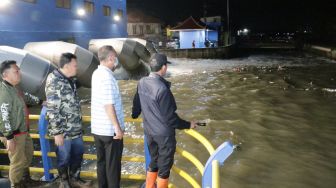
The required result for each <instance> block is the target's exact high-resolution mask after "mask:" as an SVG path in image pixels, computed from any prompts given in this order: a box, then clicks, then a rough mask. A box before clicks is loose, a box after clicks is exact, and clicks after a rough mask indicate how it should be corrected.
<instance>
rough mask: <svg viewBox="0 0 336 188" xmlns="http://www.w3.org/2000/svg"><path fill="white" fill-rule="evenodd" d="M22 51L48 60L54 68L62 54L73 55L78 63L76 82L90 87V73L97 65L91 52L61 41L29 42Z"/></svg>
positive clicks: (96, 60) (95, 58)
mask: <svg viewBox="0 0 336 188" xmlns="http://www.w3.org/2000/svg"><path fill="white" fill-rule="evenodd" d="M24 49H25V50H27V51H29V52H31V53H34V54H36V55H38V56H41V57H43V58H45V59H48V60H50V61H51V62H52V63H53V64H54V65H56V66H58V65H59V62H60V58H61V55H62V53H67V52H70V53H73V54H75V55H76V56H77V62H78V72H77V78H78V81H79V83H80V84H81V86H83V87H88V88H90V87H91V76H92V73H93V71H94V70H95V69H96V68H97V67H98V65H99V61H98V59H97V57H96V56H95V55H94V54H93V53H92V52H90V51H88V50H86V49H84V48H82V47H80V46H78V45H76V44H71V43H66V42H62V41H50V42H29V43H27V44H26V45H25V47H24Z"/></svg>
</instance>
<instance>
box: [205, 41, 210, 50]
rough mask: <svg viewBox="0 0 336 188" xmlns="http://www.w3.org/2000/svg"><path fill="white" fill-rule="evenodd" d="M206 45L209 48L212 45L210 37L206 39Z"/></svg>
mask: <svg viewBox="0 0 336 188" xmlns="http://www.w3.org/2000/svg"><path fill="white" fill-rule="evenodd" d="M204 45H205V47H207V48H209V47H210V41H209V40H208V39H206V40H205V42H204Z"/></svg>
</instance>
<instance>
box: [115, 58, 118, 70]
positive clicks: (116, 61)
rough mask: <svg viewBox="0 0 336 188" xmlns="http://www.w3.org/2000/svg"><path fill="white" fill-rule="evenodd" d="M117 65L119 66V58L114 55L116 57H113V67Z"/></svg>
mask: <svg viewBox="0 0 336 188" xmlns="http://www.w3.org/2000/svg"><path fill="white" fill-rule="evenodd" d="M118 66H119V60H118V58H117V57H116V58H115V59H114V68H115V69H116V68H117V67H118Z"/></svg>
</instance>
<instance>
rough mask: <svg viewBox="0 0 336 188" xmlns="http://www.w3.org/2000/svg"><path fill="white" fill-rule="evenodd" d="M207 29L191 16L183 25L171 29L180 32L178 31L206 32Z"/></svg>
mask: <svg viewBox="0 0 336 188" xmlns="http://www.w3.org/2000/svg"><path fill="white" fill-rule="evenodd" d="M204 29H205V27H204V26H202V25H200V24H199V23H197V22H196V21H195V19H194V18H193V17H192V16H190V17H189V18H187V19H186V20H184V21H183V22H182V23H181V24H179V25H177V26H176V27H173V28H171V30H174V31H178V30H204Z"/></svg>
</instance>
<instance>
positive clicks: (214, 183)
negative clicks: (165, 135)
mask: <svg viewBox="0 0 336 188" xmlns="http://www.w3.org/2000/svg"><path fill="white" fill-rule="evenodd" d="M29 119H30V120H38V124H39V134H30V135H31V137H32V138H33V139H39V140H40V146H41V151H34V156H38V157H42V162H43V168H37V167H30V171H31V172H35V173H43V174H44V176H43V179H44V180H45V181H52V180H53V179H54V175H53V174H57V170H56V169H53V168H52V163H51V158H52V157H56V153H55V152H51V150H50V143H49V140H50V139H51V138H50V137H48V136H47V127H48V121H47V120H46V108H43V109H42V110H41V114H40V115H30V116H29ZM90 121H91V117H90V116H83V122H90ZM125 122H133V123H142V120H141V119H131V118H125ZM184 132H185V133H186V134H187V135H190V136H191V137H193V138H195V139H196V140H197V141H199V142H200V143H201V144H202V145H203V146H204V147H205V149H206V150H207V151H208V152H209V155H210V158H209V159H208V161H207V163H206V165H205V166H204V165H203V164H202V163H201V162H200V161H199V159H197V157H195V156H194V155H193V154H191V153H189V152H188V151H186V150H184V149H182V148H181V147H177V148H176V153H178V154H179V155H181V156H182V157H184V158H185V159H187V160H189V161H190V162H191V163H192V164H193V165H194V166H195V167H196V168H197V170H198V171H199V173H200V174H201V175H202V187H203V188H208V187H212V188H219V187H220V175H219V164H223V163H224V160H225V159H226V158H227V157H229V156H230V155H231V153H232V152H233V146H232V144H231V143H229V142H225V143H223V144H222V145H221V146H220V147H219V148H217V150H215V149H214V147H213V145H212V144H211V143H210V142H209V141H208V140H207V139H206V138H205V137H204V136H203V135H201V134H200V133H198V132H197V131H195V130H191V129H190V130H184ZM83 141H84V142H94V138H93V136H83ZM124 143H125V144H134V143H137V144H139V143H140V144H144V151H145V156H144V157H129V156H123V157H122V161H127V162H145V163H146V169H147V167H148V165H149V162H150V155H149V151H148V148H147V144H146V138H145V139H135V138H128V137H125V138H124ZM0 154H7V150H5V149H0ZM83 158H84V159H87V160H97V156H96V155H93V154H84V156H83ZM0 170H9V166H5V165H0ZM172 171H174V172H175V173H176V174H178V175H179V176H181V177H182V178H183V179H185V180H186V181H187V182H188V183H189V184H190V185H191V186H192V187H194V188H201V185H200V184H199V183H198V182H197V181H196V180H195V178H193V177H192V176H190V174H189V173H188V172H186V171H184V170H182V169H181V168H179V167H177V166H175V165H173V168H172ZM81 176H83V177H91V178H96V177H97V174H96V172H93V171H82V172H81ZM121 178H122V179H129V180H141V181H145V179H146V176H145V175H144V174H122V176H121ZM169 187H176V186H175V185H174V184H169Z"/></svg>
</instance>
